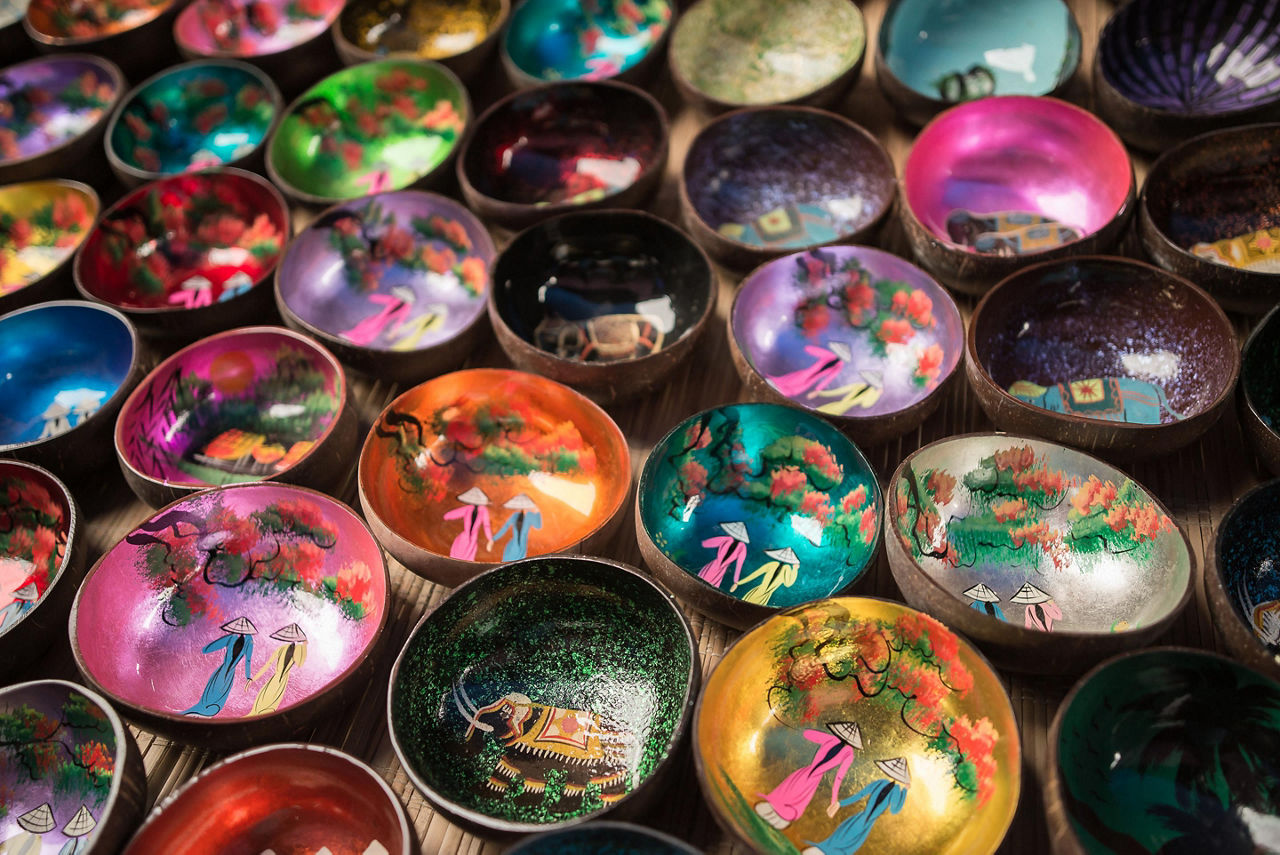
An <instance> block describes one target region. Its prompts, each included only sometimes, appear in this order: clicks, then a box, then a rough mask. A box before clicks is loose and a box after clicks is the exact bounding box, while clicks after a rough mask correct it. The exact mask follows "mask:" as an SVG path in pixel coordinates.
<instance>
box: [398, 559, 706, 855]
mask: <svg viewBox="0 0 1280 855" xmlns="http://www.w3.org/2000/svg"><path fill="white" fill-rule="evenodd" d="M699 675H700V668H699V665H698V654H697V648H696V645H695V643H694V639H693V634H692V631H691V630H690V628H689V622H688V621H687V620H686V619H685V617H684V615H683V614H681V612H680V610H679V608H677V606H676V603H675V599H674V598H673V597H672V596H671V594H670V593H669V592H668V591H667V590H666V589H665V588H662V587H661V586H660V585H658V584H657V583H655V582H653V581H651V580H650V579H649V578H648V577H647V576H645V575H644V574H642V573H640V572H639V571H638V570H635V569H634V568H631V567H628V566H627V565H625V564H619V563H617V562H614V561H609V560H606V559H603V558H585V557H575V556H566V555H553V556H546V557H543V558H531V559H528V560H525V561H517V562H515V563H512V564H507V565H504V566H503V567H499V568H497V569H495V570H492V571H490V572H488V573H485V574H484V575H482V576H479V577H477V578H475V579H473V580H472V581H470V582H468V583H466V584H465V585H463V586H461V587H460V588H458V590H456V591H454V592H453V594H452V595H451V596H450V597H449V598H448V599H447V600H445V601H444V602H443V603H441V604H440V605H439V606H437V607H436V609H435V610H434V611H432V612H431V613H429V614H428V615H427V616H426V617H424V618H423V619H422V620H421V621H420V622H419V623H418V625H417V627H415V628H414V630H413V632H412V633H411V634H410V636H409V640H408V642H406V644H405V646H404V650H403V651H401V653H400V656H399V658H398V659H397V660H396V664H395V667H394V668H393V669H392V671H391V685H390V690H389V692H388V699H387V711H388V718H389V723H390V730H391V744H392V747H393V748H394V749H395V751H396V755H397V757H398V758H399V760H400V762H401V764H402V765H403V766H404V769H405V771H406V773H407V774H408V776H409V780H410V781H412V782H413V785H414V786H415V787H416V788H417V789H418V791H419V792H420V793H422V795H423V796H424V797H425V798H426V800H427V801H428V802H429V803H430V804H431V805H432V807H434V808H436V809H437V810H439V811H441V812H443V813H444V814H445V815H446V816H448V817H449V818H451V819H453V820H454V821H455V822H458V823H460V824H462V825H463V826H464V827H467V828H469V829H476V830H478V831H479V832H480V833H481V834H484V835H486V836H498V837H502V836H507V837H509V836H512V835H515V834H527V833H529V832H534V831H551V830H559V829H562V828H565V827H567V826H571V825H578V824H580V823H581V822H582V821H584V820H585V819H587V818H599V817H602V816H605V815H613V816H617V817H620V818H621V817H630V816H635V815H636V814H639V813H641V812H643V811H644V810H645V809H647V808H648V807H650V806H651V805H653V804H656V803H658V802H659V801H661V800H662V799H663V798H665V797H667V796H669V795H670V794H669V792H668V791H667V790H665V789H663V779H664V778H667V777H668V776H669V775H670V774H671V772H672V770H671V767H672V765H673V757H674V755H675V752H676V750H677V747H678V746H679V745H680V743H681V741H682V740H683V738H684V734H685V731H686V729H687V727H688V724H689V720H690V718H691V717H692V712H693V703H694V699H695V698H696V697H697V694H698V683H699ZM559 851H561V852H563V851H565V850H559Z"/></svg>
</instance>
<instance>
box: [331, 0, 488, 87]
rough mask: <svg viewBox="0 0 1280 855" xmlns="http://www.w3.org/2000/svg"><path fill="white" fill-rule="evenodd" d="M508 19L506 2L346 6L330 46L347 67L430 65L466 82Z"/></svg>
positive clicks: (375, 1)
mask: <svg viewBox="0 0 1280 855" xmlns="http://www.w3.org/2000/svg"><path fill="white" fill-rule="evenodd" d="M510 13H511V2H510V0H351V1H350V2H348V3H347V4H346V5H345V6H344V7H343V9H342V13H341V14H340V15H339V16H338V20H337V22H336V23H335V24H334V25H333V43H334V45H335V46H336V47H337V49H338V55H339V56H341V57H342V61H343V62H345V63H346V64H347V65H355V64H357V63H360V62H366V61H368V60H371V59H381V58H383V57H387V56H395V57H412V58H415V59H432V60H435V61H436V62H439V63H440V64H441V65H444V66H447V67H448V68H449V69H451V70H452V71H453V73H454V74H456V75H458V76H459V77H461V78H462V79H463V80H470V79H471V78H474V77H476V76H477V75H478V74H479V73H480V72H481V71H482V70H483V69H484V67H485V64H486V62H487V61H488V59H489V57H490V55H491V54H492V52H493V48H494V46H495V45H497V43H498V38H499V34H500V33H501V32H502V28H503V26H505V25H506V23H507V17H508V16H509V15H510Z"/></svg>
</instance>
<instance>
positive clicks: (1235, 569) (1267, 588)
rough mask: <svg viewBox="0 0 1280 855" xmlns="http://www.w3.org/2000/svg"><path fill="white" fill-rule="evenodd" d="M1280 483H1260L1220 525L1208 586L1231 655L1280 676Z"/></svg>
mask: <svg viewBox="0 0 1280 855" xmlns="http://www.w3.org/2000/svg"><path fill="white" fill-rule="evenodd" d="M1278 524H1280V481H1269V482H1268V483H1266V484H1261V485H1259V486H1257V487H1254V488H1253V489H1252V490H1250V491H1249V492H1247V493H1245V494H1244V495H1243V496H1241V497H1240V498H1239V499H1237V500H1236V501H1235V504H1233V505H1232V506H1231V509H1230V510H1229V511H1227V513H1226V514H1225V515H1223V517H1222V521H1221V522H1220V523H1218V532H1217V536H1216V537H1214V539H1213V548H1212V549H1211V550H1210V551H1209V554H1208V560H1207V561H1206V563H1205V571H1204V587H1205V593H1206V594H1207V595H1208V597H1209V608H1210V613H1211V614H1212V617H1213V625H1214V627H1215V628H1216V629H1217V630H1218V635H1219V636H1220V637H1221V638H1222V641H1223V642H1224V643H1225V644H1226V645H1227V650H1229V651H1231V655H1232V656H1234V657H1235V658H1237V659H1239V660H1240V661H1241V662H1243V663H1245V664H1246V665H1249V666H1251V667H1254V668H1257V669H1258V670H1259V671H1262V672H1264V673H1267V674H1270V675H1271V677H1272V679H1276V680H1280V560H1278V559H1280V525H1278Z"/></svg>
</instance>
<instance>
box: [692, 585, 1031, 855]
mask: <svg viewBox="0 0 1280 855" xmlns="http://www.w3.org/2000/svg"><path fill="white" fill-rule="evenodd" d="M693 756H694V762H695V763H696V765H697V773H698V783H699V784H700V785H701V787H702V794H703V798H704V799H705V800H706V802H707V805H708V806H709V807H710V808H711V813H712V815H713V816H715V818H716V820H717V821H718V822H719V823H720V825H721V826H723V827H724V828H725V829H726V830H728V831H729V832H730V833H731V834H732V835H733V837H734V838H736V839H737V840H740V841H742V842H745V843H746V844H747V845H748V846H750V848H751V849H753V850H755V851H759V852H795V851H800V852H802V853H808V855H822V853H851V852H857V851H863V852H883V853H894V855H991V853H994V852H995V851H996V850H997V848H998V847H999V846H1000V841H1001V840H1002V839H1003V838H1004V835H1005V832H1006V830H1007V829H1008V828H1009V825H1010V823H1011V822H1012V820H1013V815H1014V812H1015V810H1016V808H1017V805H1018V794H1019V791H1020V788H1021V751H1020V749H1019V744H1018V727H1017V724H1016V722H1015V720H1014V717H1013V707H1012V705H1011V704H1010V703H1009V695H1008V694H1007V693H1006V692H1005V690H1004V687H1003V686H1002V685H1001V681H1000V677H999V675H997V674H996V672H995V670H994V669H992V667H991V666H990V665H989V664H988V663H987V661H986V660H985V659H983V658H982V656H981V654H979V653H978V652H977V651H976V650H974V648H973V647H971V646H970V645H969V643H968V642H967V641H964V640H963V639H961V638H959V637H958V636H956V635H955V633H953V632H952V631H951V630H950V629H948V628H947V627H946V626H944V625H943V624H941V623H939V622H938V621H937V620H934V619H933V618H931V617H929V616H928V615H926V614H924V613H923V612H918V611H916V610H915V609H912V608H909V607H908V606H904V605H902V604H901V603H895V602H889V601H887V600H877V599H872V598H869V597H834V598H831V599H825V600H818V601H816V602H813V603H808V604H805V605H799V606H795V607H793V608H790V609H787V610H785V611H782V612H779V613H778V614H776V615H774V616H773V617H771V618H769V619H768V620H766V621H764V622H763V623H761V624H759V625H758V626H755V627H753V628H752V629H751V630H750V631H748V632H747V633H746V634H745V635H743V636H742V637H741V638H739V639H738V640H737V641H736V642H734V644H733V645H732V646H731V647H730V648H729V649H728V650H726V651H725V653H724V656H723V658H721V660H720V661H719V662H718V663H717V664H716V667H715V670H713V671H712V672H711V676H710V677H708V678H707V681H706V685H705V687H704V689H703V692H702V697H701V698H699V699H698V709H697V711H696V712H695V714H694V722H693Z"/></svg>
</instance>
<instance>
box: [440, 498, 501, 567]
mask: <svg viewBox="0 0 1280 855" xmlns="http://www.w3.org/2000/svg"><path fill="white" fill-rule="evenodd" d="M444 518H445V519H447V520H456V519H460V520H462V532H461V533H460V534H459V535H458V536H457V537H455V538H454V539H453V545H452V546H450V547H449V557H450V558H461V559H462V560H463V561H475V560H476V552H478V551H479V550H480V529H481V528H483V529H484V536H485V538H486V539H487V540H493V531H492V530H491V529H490V528H489V509H488V508H487V507H485V506H484V505H463V506H462V507H460V508H454V509H453V510H451V511H449V512H448V513H447V514H445V515H444Z"/></svg>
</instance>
